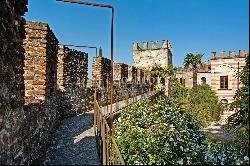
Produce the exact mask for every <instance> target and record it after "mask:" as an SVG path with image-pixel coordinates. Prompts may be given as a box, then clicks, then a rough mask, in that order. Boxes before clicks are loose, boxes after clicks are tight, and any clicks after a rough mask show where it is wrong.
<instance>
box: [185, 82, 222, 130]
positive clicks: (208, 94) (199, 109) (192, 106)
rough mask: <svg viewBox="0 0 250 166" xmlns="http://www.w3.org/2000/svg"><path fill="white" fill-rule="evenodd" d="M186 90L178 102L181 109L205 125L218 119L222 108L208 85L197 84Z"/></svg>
mask: <svg viewBox="0 0 250 166" xmlns="http://www.w3.org/2000/svg"><path fill="white" fill-rule="evenodd" d="M188 92H189V93H188V94H185V95H186V96H187V97H184V98H182V99H181V100H180V103H181V107H182V108H183V110H184V111H186V112H188V113H189V114H191V115H192V117H193V119H194V120H195V121H197V122H199V123H200V124H201V125H202V126H203V127H206V126H208V125H209V124H210V123H211V122H213V121H218V120H219V119H220V114H221V112H222V111H223V109H224V108H223V105H222V104H221V102H220V101H219V99H218V97H217V96H216V95H215V93H214V92H213V91H212V90H211V88H210V86H209V85H207V84H203V85H197V86H195V87H193V88H192V89H191V90H189V91H188Z"/></svg>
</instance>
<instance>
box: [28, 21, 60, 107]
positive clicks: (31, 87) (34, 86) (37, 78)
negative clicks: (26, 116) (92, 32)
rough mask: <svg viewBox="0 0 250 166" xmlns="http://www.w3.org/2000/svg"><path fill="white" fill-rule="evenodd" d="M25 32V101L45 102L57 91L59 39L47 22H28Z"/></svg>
mask: <svg viewBox="0 0 250 166" xmlns="http://www.w3.org/2000/svg"><path fill="white" fill-rule="evenodd" d="M25 32H26V39H25V40H24V49H25V60H24V63H25V65H24V83H25V103H26V104H28V103H32V102H38V101H42V102H43V101H45V100H46V99H49V98H50V96H51V95H53V94H54V93H55V91H56V79H57V78H56V72H57V69H56V68H57V51H58V48H57V44H58V40H57V38H56V37H55V35H54V33H53V32H52V31H51V29H50V28H49V25H48V24H47V23H39V22H27V23H26V25H25Z"/></svg>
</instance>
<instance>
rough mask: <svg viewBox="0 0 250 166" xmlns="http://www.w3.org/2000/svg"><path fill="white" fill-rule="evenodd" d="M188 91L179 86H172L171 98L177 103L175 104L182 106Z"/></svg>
mask: <svg viewBox="0 0 250 166" xmlns="http://www.w3.org/2000/svg"><path fill="white" fill-rule="evenodd" d="M190 91H191V89H189V88H187V87H185V86H183V85H181V84H174V85H173V89H172V94H171V97H172V98H173V99H174V100H175V101H176V102H177V104H179V106H182V104H183V101H185V99H186V98H187V97H188V94H189V93H190Z"/></svg>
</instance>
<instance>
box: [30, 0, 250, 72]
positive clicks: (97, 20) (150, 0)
mask: <svg viewBox="0 0 250 166" xmlns="http://www.w3.org/2000/svg"><path fill="white" fill-rule="evenodd" d="M88 1H90V2H95V3H105V4H111V5H113V6H114V7H115V25H114V26H115V27H114V60H115V61H116V62H123V63H126V64H130V65H132V64H133V56H132V43H133V42H134V41H137V42H138V43H139V44H140V45H141V43H142V41H144V40H146V41H149V42H150V41H152V40H158V41H159V45H160V44H161V41H162V40H164V39H168V40H169V41H170V43H171V45H172V47H173V64H174V65H175V66H181V65H182V63H183V59H184V56H185V55H186V54H187V53H190V52H192V53H196V52H199V53H204V54H205V56H204V58H203V60H208V59H209V58H210V52H211V51H216V52H217V54H219V53H220V52H221V51H226V52H228V51H229V50H235V51H236V53H237V52H238V50H239V49H243V50H245V51H247V52H249V37H248V36H249V7H248V6H249V0H88ZM28 9H29V11H28V13H26V15H25V18H26V20H32V21H41V22H47V23H49V25H50V27H51V28H52V30H53V32H54V33H55V35H56V36H57V38H58V39H59V41H60V43H63V44H75V45H91V46H96V47H102V48H103V54H104V56H105V57H110V22H111V21H110V20H111V10H109V9H104V8H98V7H91V6H84V5H76V4H69V3H62V2H57V1H56V0H29V5H28ZM81 50H83V51H85V52H87V53H89V63H90V64H89V69H90V72H91V62H92V57H93V56H94V55H95V50H93V49H81ZM89 76H90V74H89Z"/></svg>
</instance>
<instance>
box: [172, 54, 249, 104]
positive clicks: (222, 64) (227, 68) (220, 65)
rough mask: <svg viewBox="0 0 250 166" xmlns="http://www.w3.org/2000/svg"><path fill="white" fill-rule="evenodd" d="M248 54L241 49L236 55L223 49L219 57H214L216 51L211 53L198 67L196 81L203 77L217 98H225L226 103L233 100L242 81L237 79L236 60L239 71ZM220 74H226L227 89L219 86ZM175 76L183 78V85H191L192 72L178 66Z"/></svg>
mask: <svg viewBox="0 0 250 166" xmlns="http://www.w3.org/2000/svg"><path fill="white" fill-rule="evenodd" d="M246 56H248V54H247V53H245V52H244V51H243V50H240V51H239V54H238V55H235V52H234V51H229V55H226V53H225V52H224V51H223V52H221V53H220V57H216V53H215V52H212V53H211V60H209V61H208V62H206V63H205V65H204V66H203V67H200V68H199V70H198V74H197V83H198V84H201V83H202V81H201V78H202V77H205V78H206V82H207V84H208V85H210V86H211V89H212V90H213V91H214V92H215V93H216V95H217V96H218V97H219V100H227V101H228V103H232V102H233V101H234V96H235V94H236V91H237V89H238V83H239V87H241V86H242V83H241V82H240V81H239V82H238V79H237V73H238V62H239V72H240V71H241V70H242V69H243V67H244V66H245V65H246V62H245V57H246ZM220 76H228V89H221V88H220ZM176 77H177V78H179V79H180V78H184V79H185V86H186V87H188V88H192V87H193V73H192V72H191V71H190V70H189V71H188V70H185V69H183V68H178V72H177V74H176Z"/></svg>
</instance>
